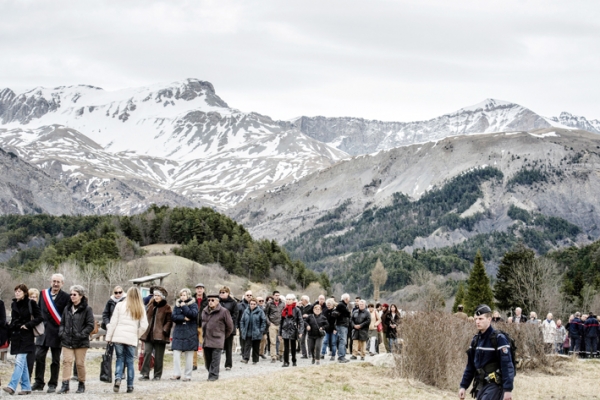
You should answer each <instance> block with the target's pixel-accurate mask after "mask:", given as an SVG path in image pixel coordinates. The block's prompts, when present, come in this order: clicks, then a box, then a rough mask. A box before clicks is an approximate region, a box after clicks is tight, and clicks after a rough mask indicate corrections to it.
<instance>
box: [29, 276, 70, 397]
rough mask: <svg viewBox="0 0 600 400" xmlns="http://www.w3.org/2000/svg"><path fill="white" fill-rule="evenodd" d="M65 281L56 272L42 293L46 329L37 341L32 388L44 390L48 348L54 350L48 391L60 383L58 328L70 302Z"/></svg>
mask: <svg viewBox="0 0 600 400" xmlns="http://www.w3.org/2000/svg"><path fill="white" fill-rule="evenodd" d="M64 283H65V278H64V276H62V275H61V274H54V275H52V278H51V279H50V284H51V286H50V288H48V289H44V290H43V291H42V292H41V293H40V303H39V304H40V309H41V311H42V318H43V319H44V326H45V328H46V330H45V332H44V334H43V335H41V336H38V337H37V338H36V341H35V344H36V353H35V383H34V384H33V386H32V387H31V389H32V390H39V391H41V390H44V384H45V382H44V372H45V370H46V355H47V354H48V350H50V351H51V352H52V364H50V380H49V381H48V393H54V392H55V391H56V386H57V385H58V373H59V370H60V353H61V350H62V346H61V343H60V338H59V336H58V328H59V327H60V321H61V318H62V313H63V310H64V309H65V307H66V306H67V304H68V303H69V294H68V293H66V292H65V291H63V290H62V287H63V284H64Z"/></svg>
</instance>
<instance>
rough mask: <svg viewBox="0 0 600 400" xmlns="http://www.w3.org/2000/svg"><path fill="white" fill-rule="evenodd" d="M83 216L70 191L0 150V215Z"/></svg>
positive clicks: (56, 181) (45, 174)
mask: <svg viewBox="0 0 600 400" xmlns="http://www.w3.org/2000/svg"><path fill="white" fill-rule="evenodd" d="M42 212H43V213H48V214H54V215H61V214H66V215H72V214H76V213H81V212H85V209H84V208H83V207H81V205H79V204H78V203H77V202H75V201H73V199H72V196H71V191H70V190H69V189H68V188H67V187H65V185H64V184H62V183H61V182H60V181H58V180H56V179H54V178H52V177H51V176H50V175H48V174H47V173H45V172H43V171H41V170H40V169H38V168H36V167H35V166H33V165H30V164H29V163H27V162H25V161H23V160H22V159H20V158H19V157H18V156H17V155H16V154H14V153H11V152H6V151H4V150H2V149H0V215H2V214H37V213H42Z"/></svg>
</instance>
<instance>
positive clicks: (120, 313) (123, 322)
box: [106, 301, 148, 346]
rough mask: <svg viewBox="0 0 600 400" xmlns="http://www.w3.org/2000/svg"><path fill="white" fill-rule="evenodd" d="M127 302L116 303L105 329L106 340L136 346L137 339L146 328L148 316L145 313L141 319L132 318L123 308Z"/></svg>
mask: <svg viewBox="0 0 600 400" xmlns="http://www.w3.org/2000/svg"><path fill="white" fill-rule="evenodd" d="M126 304H127V302H126V301H122V302H120V303H118V304H117V306H116V307H115V311H114V312H113V315H112V317H111V319H110V324H108V326H107V330H106V341H107V342H113V343H122V344H126V345H129V346H137V344H138V339H139V338H140V337H141V336H142V335H143V334H144V332H146V329H148V318H147V317H146V313H143V314H142V319H140V320H134V319H133V318H132V317H131V315H129V313H128V312H127V309H126V308H125V306H126Z"/></svg>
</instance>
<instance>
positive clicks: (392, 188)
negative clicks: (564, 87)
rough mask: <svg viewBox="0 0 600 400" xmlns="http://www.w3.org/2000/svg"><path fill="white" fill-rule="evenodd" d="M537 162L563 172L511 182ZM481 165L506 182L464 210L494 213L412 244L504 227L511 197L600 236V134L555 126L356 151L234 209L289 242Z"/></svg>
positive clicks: (253, 227)
mask: <svg viewBox="0 0 600 400" xmlns="http://www.w3.org/2000/svg"><path fill="white" fill-rule="evenodd" d="M534 163H535V166H536V167H535V168H541V166H544V168H555V169H557V170H559V171H561V174H562V175H561V177H560V178H553V179H547V180H546V181H541V182H538V183H536V184H535V185H529V186H528V185H525V186H514V185H513V186H511V185H509V180H510V179H511V178H512V177H514V176H515V175H516V174H517V173H519V172H520V171H522V170H523V169H528V168H534V167H533V166H534ZM483 166H492V167H495V168H498V169H499V170H500V171H502V173H503V174H504V180H503V184H502V186H501V187H500V188H498V187H495V188H491V187H487V186H485V185H484V193H485V196H484V198H482V199H481V200H479V201H478V202H477V204H475V205H474V206H473V209H470V210H467V211H465V213H466V214H465V215H469V214H472V213H475V212H477V211H481V212H484V211H489V212H490V213H491V214H490V217H489V218H486V220H485V221H482V222H480V223H479V225H478V226H477V228H476V229H475V230H474V231H473V232H471V233H469V234H465V233H464V232H447V233H444V234H443V235H442V234H439V232H438V233H436V234H434V235H432V236H431V237H425V238H417V240H415V243H414V245H413V246H415V247H422V246H425V247H442V246H446V245H451V244H454V243H458V242H460V241H462V240H465V238H467V237H468V236H469V235H474V234H476V233H478V232H491V231H495V230H500V231H502V230H506V228H507V227H508V226H509V225H511V224H512V223H513V221H512V220H511V219H510V218H507V210H508V208H509V206H510V205H511V204H513V205H517V206H518V207H521V208H523V209H526V210H529V211H536V212H540V213H543V214H545V215H548V216H557V217H560V218H564V219H565V220H567V221H569V222H571V223H573V224H575V225H577V226H579V227H580V228H581V229H582V231H583V232H585V233H586V234H588V235H590V236H592V237H598V236H600V213H598V212H597V210H598V209H599V207H600V202H599V200H598V199H599V198H600V136H597V135H595V134H592V133H589V132H585V131H572V130H566V129H557V128H549V129H541V130H537V131H532V132H518V133H497V134H488V135H471V136H457V137H451V138H446V139H442V140H440V141H438V142H430V143H424V144H418V145H412V146H405V147H399V148H395V149H392V150H386V151H381V152H379V153H377V154H373V155H366V156H357V157H353V158H352V159H349V160H344V161H342V162H340V163H338V164H336V165H334V166H332V167H329V168H326V169H324V170H321V171H318V172H315V173H313V174H311V175H309V176H307V177H305V178H303V179H301V180H299V181H298V182H295V183H294V184H288V185H285V186H283V187H282V188H280V189H279V190H277V191H273V192H271V193H266V194H264V195H261V196H259V197H257V198H255V199H249V200H247V201H245V202H242V203H240V204H239V205H238V206H236V207H235V208H234V209H232V210H231V214H232V215H233V216H234V217H235V218H236V220H238V221H240V222H242V223H243V224H244V225H245V226H247V227H248V228H249V230H250V231H251V232H252V234H253V235H256V236H258V237H268V238H275V239H277V240H280V241H283V242H286V241H289V240H290V239H292V238H294V237H296V236H298V235H300V234H302V233H303V232H306V231H307V230H309V229H311V228H313V227H314V226H316V225H318V224H317V221H318V220H319V218H321V219H323V218H328V217H327V216H332V215H333V217H335V219H338V220H351V219H353V218H358V217H360V215H362V213H363V212H364V211H365V210H368V209H371V210H376V209H377V208H380V207H385V206H387V205H389V204H390V203H391V202H392V199H393V195H394V193H403V194H406V195H408V196H409V198H411V199H419V198H420V197H421V196H423V194H424V193H426V191H428V190H430V189H432V188H434V187H439V186H441V185H442V184H443V183H444V182H446V181H447V180H448V179H450V178H452V177H455V176H457V175H459V174H461V173H464V172H465V171H469V170H471V169H473V168H479V167H483ZM336 210H337V215H336ZM344 233H345V232H344V231H339V232H332V233H329V235H334V236H335V235H342V234H344Z"/></svg>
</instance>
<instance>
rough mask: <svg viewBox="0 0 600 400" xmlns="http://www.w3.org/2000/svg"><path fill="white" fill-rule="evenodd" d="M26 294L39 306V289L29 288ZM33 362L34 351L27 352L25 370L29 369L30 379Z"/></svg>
mask: <svg viewBox="0 0 600 400" xmlns="http://www.w3.org/2000/svg"><path fill="white" fill-rule="evenodd" d="M27 294H29V300H31V301H35V302H36V303H37V304H38V307H39V304H40V291H39V290H37V289H36V288H29V290H28V291H27ZM34 364H35V351H32V352H31V353H27V370H28V371H29V376H30V377H31V378H30V379H32V378H33V366H34Z"/></svg>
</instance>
